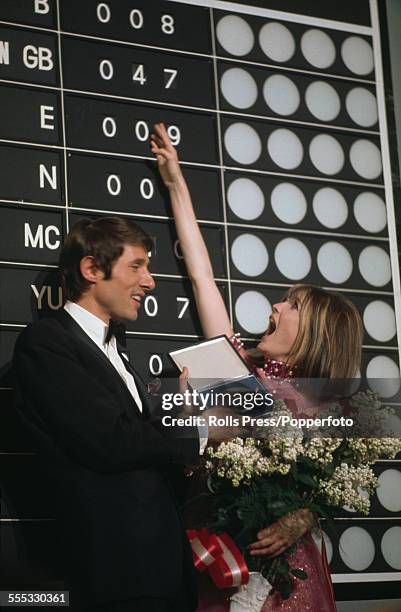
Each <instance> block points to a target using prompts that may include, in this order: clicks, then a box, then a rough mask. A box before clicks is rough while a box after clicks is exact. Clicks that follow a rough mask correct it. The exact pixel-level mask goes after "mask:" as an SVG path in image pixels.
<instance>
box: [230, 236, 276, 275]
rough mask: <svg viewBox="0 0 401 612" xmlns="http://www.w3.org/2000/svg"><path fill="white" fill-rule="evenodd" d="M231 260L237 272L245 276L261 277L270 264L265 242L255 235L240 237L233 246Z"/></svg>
mask: <svg viewBox="0 0 401 612" xmlns="http://www.w3.org/2000/svg"><path fill="white" fill-rule="evenodd" d="M231 259H232V260H233V263H234V265H235V267H236V268H237V270H239V271H240V272H241V273H242V274H244V275H245V276H259V275H260V274H262V273H263V272H264V271H265V270H266V268H267V265H268V263H269V255H268V253H267V249H266V247H265V245H264V243H263V241H262V240H261V239H260V238H258V237H257V236H254V235H253V234H242V235H241V236H238V237H237V238H236V239H235V240H234V242H233V243H232V245H231Z"/></svg>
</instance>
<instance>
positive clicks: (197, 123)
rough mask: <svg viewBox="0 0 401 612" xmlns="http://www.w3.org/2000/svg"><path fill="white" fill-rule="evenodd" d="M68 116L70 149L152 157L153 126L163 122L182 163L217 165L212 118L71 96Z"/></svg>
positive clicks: (67, 100) (214, 130)
mask: <svg viewBox="0 0 401 612" xmlns="http://www.w3.org/2000/svg"><path fill="white" fill-rule="evenodd" d="M66 117H67V145H68V146H69V147H74V148H75V147H76V148H79V149H87V150H88V149H89V150H92V151H93V150H97V151H106V152H108V153H111V154H113V153H125V154H128V155H141V156H147V157H149V156H150V149H149V136H150V134H151V131H152V129H153V125H154V124H155V123H157V122H158V121H164V122H165V123H166V125H167V126H168V127H169V129H170V134H171V136H172V137H173V140H175V142H176V143H177V149H178V151H179V155H180V157H181V159H182V160H183V161H191V162H201V163H206V164H216V163H217V137H216V126H215V117H214V116H213V115H208V114H206V113H205V114H201V113H198V114H195V113H189V112H187V111H182V112H180V113H178V112H177V111H171V110H165V109H162V108H158V107H156V106H152V107H147V106H139V105H137V104H132V103H131V104H124V103H121V102H109V101H107V102H103V101H99V100H94V99H92V98H88V97H83V96H80V97H78V96H72V95H68V96H66ZM110 118H111V119H110ZM113 121H114V123H113ZM173 126H174V127H173ZM107 134H109V135H107ZM195 141H196V143H197V146H196V148H195V149H194V147H193V142H195Z"/></svg>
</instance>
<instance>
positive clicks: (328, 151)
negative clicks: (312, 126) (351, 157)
mask: <svg viewBox="0 0 401 612" xmlns="http://www.w3.org/2000/svg"><path fill="white" fill-rule="evenodd" d="M309 156H310V158H311V161H312V164H313V165H314V166H315V168H317V170H319V172H321V173H322V174H327V175H330V176H331V175H332V174H337V173H338V172H340V170H342V167H343V166H344V161H345V156H344V151H343V148H342V146H341V145H340V143H339V142H338V140H336V139H335V138H334V137H333V136H330V135H329V134H318V135H317V136H315V137H314V138H312V140H311V143H310V145H309Z"/></svg>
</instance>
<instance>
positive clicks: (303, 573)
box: [291, 569, 308, 580]
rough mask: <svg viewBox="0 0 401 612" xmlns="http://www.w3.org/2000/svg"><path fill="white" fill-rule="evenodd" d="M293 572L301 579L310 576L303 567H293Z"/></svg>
mask: <svg viewBox="0 0 401 612" xmlns="http://www.w3.org/2000/svg"><path fill="white" fill-rule="evenodd" d="M291 574H292V575H293V576H295V577H296V578H299V579H300V580H306V579H307V577H308V574H307V573H306V572H304V570H301V569H292V570H291Z"/></svg>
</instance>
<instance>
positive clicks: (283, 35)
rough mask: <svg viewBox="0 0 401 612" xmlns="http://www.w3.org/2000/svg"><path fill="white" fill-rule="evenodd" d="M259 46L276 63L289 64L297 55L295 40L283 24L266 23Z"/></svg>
mask: <svg viewBox="0 0 401 612" xmlns="http://www.w3.org/2000/svg"><path fill="white" fill-rule="evenodd" d="M259 44H260V47H261V49H262V51H263V53H264V54H265V55H267V57H268V58H270V59H272V60H273V61H274V62H288V60H289V59H291V58H292V56H293V55H294V53H295V40H294V37H293V35H292V34H291V32H290V30H289V29H288V28H286V27H285V26H284V25H283V24H282V23H276V22H275V21H272V22H270V23H265V25H264V26H263V27H262V29H261V30H260V32H259Z"/></svg>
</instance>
